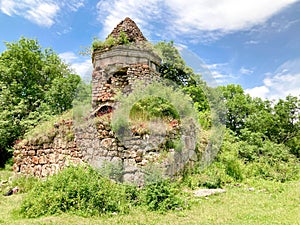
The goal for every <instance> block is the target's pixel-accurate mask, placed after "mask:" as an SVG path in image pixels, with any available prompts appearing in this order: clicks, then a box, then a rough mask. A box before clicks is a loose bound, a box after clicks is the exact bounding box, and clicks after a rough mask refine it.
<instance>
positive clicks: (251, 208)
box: [0, 180, 300, 225]
mask: <svg viewBox="0 0 300 225" xmlns="http://www.w3.org/2000/svg"><path fill="white" fill-rule="evenodd" d="M249 187H253V188H254V191H249ZM225 189H226V193H223V194H218V195H214V196H210V197H208V198H203V197H198V198H192V199H190V201H189V202H190V205H191V207H190V209H189V210H183V211H170V212H168V213H165V214H160V213H157V212H150V211H147V210H146V208H144V207H136V208H133V209H132V210H131V211H130V213H129V214H126V215H115V216H111V217H109V216H103V217H90V218H84V217H79V216H76V215H72V214H62V215H59V216H48V217H40V218H37V219H24V218H21V217H20V216H19V215H18V214H17V213H16V210H17V209H18V208H19V206H20V203H21V201H22V199H23V198H24V196H25V195H26V194H17V195H13V196H9V197H4V196H2V195H1V196H0V224H22V225H23V224H40V225H41V224H73V225H75V224H91V225H93V224H140V225H142V224H145V225H146V224H147V225H149V224H172V225H175V224H300V192H299V190H300V181H292V182H286V183H278V182H271V181H265V180H256V181H254V180H251V181H245V182H244V183H243V184H242V185H241V186H233V185H231V186H226V187H225Z"/></svg>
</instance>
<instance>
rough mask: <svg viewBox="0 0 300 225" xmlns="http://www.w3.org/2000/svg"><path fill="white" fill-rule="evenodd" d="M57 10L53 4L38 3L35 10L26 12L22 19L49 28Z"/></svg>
mask: <svg viewBox="0 0 300 225" xmlns="http://www.w3.org/2000/svg"><path fill="white" fill-rule="evenodd" d="M59 10H60V8H59V6H57V5H55V4H51V3H40V4H38V5H37V6H36V8H33V9H30V10H28V11H27V13H26V14H25V15H24V17H25V18H26V19H28V20H30V21H32V22H34V23H36V24H38V25H41V26H46V27H51V26H52V25H53V24H54V19H55V16H56V15H57V13H58V11H59Z"/></svg>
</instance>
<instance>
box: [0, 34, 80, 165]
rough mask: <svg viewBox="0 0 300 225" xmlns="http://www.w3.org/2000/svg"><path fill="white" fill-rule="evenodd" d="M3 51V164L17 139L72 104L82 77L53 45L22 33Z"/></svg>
mask: <svg viewBox="0 0 300 225" xmlns="http://www.w3.org/2000/svg"><path fill="white" fill-rule="evenodd" d="M5 45H6V48H7V49H6V50H5V51H4V52H2V53H1V55H0V102H1V109H0V167H3V166H4V164H5V162H6V160H7V159H8V158H9V157H11V149H12V146H13V145H14V143H15V141H16V140H18V139H20V138H22V136H23V135H24V133H25V132H27V131H29V130H30V129H32V128H33V127H34V126H36V125H37V124H38V123H39V122H40V121H45V120H47V119H48V118H49V116H52V115H56V114H60V113H62V112H63V111H65V110H68V109H70V108H71V107H72V101H73V99H74V97H75V94H76V87H77V85H78V83H79V82H80V77H79V76H78V75H75V74H73V73H72V71H71V70H70V68H69V67H68V65H66V64H65V63H64V62H62V60H61V59H60V58H59V56H58V55H57V54H56V53H55V52H54V51H53V50H52V49H42V47H41V46H40V45H39V43H38V41H37V40H32V39H27V38H24V37H21V38H20V40H19V41H17V42H5Z"/></svg>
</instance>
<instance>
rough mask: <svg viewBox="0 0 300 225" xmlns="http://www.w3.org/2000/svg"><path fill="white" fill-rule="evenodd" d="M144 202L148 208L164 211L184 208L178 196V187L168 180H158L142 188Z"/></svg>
mask: <svg viewBox="0 0 300 225" xmlns="http://www.w3.org/2000/svg"><path fill="white" fill-rule="evenodd" d="M143 191H144V204H145V205H146V206H147V208H148V210H151V211H160V212H165V211H167V210H174V209H176V208H184V207H185V205H184V201H183V199H182V198H181V197H180V196H179V189H178V188H177V187H176V186H175V183H171V181H169V180H160V181H158V182H155V183H152V184H149V185H147V186H146V187H145V188H144V190H143Z"/></svg>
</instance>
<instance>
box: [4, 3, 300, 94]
mask: <svg viewBox="0 0 300 225" xmlns="http://www.w3.org/2000/svg"><path fill="white" fill-rule="evenodd" d="M127 16H128V17H130V18H132V19H133V20H134V21H135V22H136V23H137V24H138V26H139V27H140V29H141V30H142V32H143V33H144V35H145V36H146V37H147V39H148V40H149V41H151V42H157V41H160V40H166V41H170V40H173V41H174V42H175V43H176V45H177V46H178V48H179V49H180V51H181V53H182V55H183V57H184V58H185V60H186V62H187V64H188V65H190V66H192V67H193V69H194V70H195V71H196V72H199V73H202V75H203V77H204V78H205V79H206V80H207V81H208V83H209V84H211V85H216V84H217V85H226V84H230V83H235V84H240V85H242V87H243V88H244V89H245V90H246V92H247V93H250V94H251V95H252V96H259V97H262V98H269V99H277V98H284V97H285V96H286V95H288V94H292V95H299V94H300V1H297V0H251V1H249V0H189V1H183V0H151V1H149V0H100V1H99V0H98V1H97V0H90V1H88V0H0V29H1V30H0V41H1V43H0V52H2V51H4V50H5V45H4V44H3V42H4V41H9V42H10V41H17V40H18V39H19V38H20V37H21V36H24V37H28V38H35V39H37V40H38V41H39V43H40V44H41V45H42V46H43V47H44V48H46V47H50V48H52V49H54V50H55V51H56V52H57V53H58V54H60V56H61V57H62V58H63V59H64V60H65V61H66V62H68V63H70V64H71V65H72V67H73V68H74V70H75V71H76V72H77V73H78V74H80V75H81V76H83V77H90V76H91V70H92V68H91V59H90V58H89V57H83V56H81V55H79V54H78V53H79V52H80V51H82V48H83V47H88V46H90V45H91V43H92V40H93V38H94V37H99V38H100V39H104V38H105V37H106V36H107V34H108V33H110V31H111V30H112V29H113V28H114V27H115V26H116V25H117V24H118V23H119V22H120V21H121V20H123V19H124V18H125V17H127ZM212 78H213V79H212Z"/></svg>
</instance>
